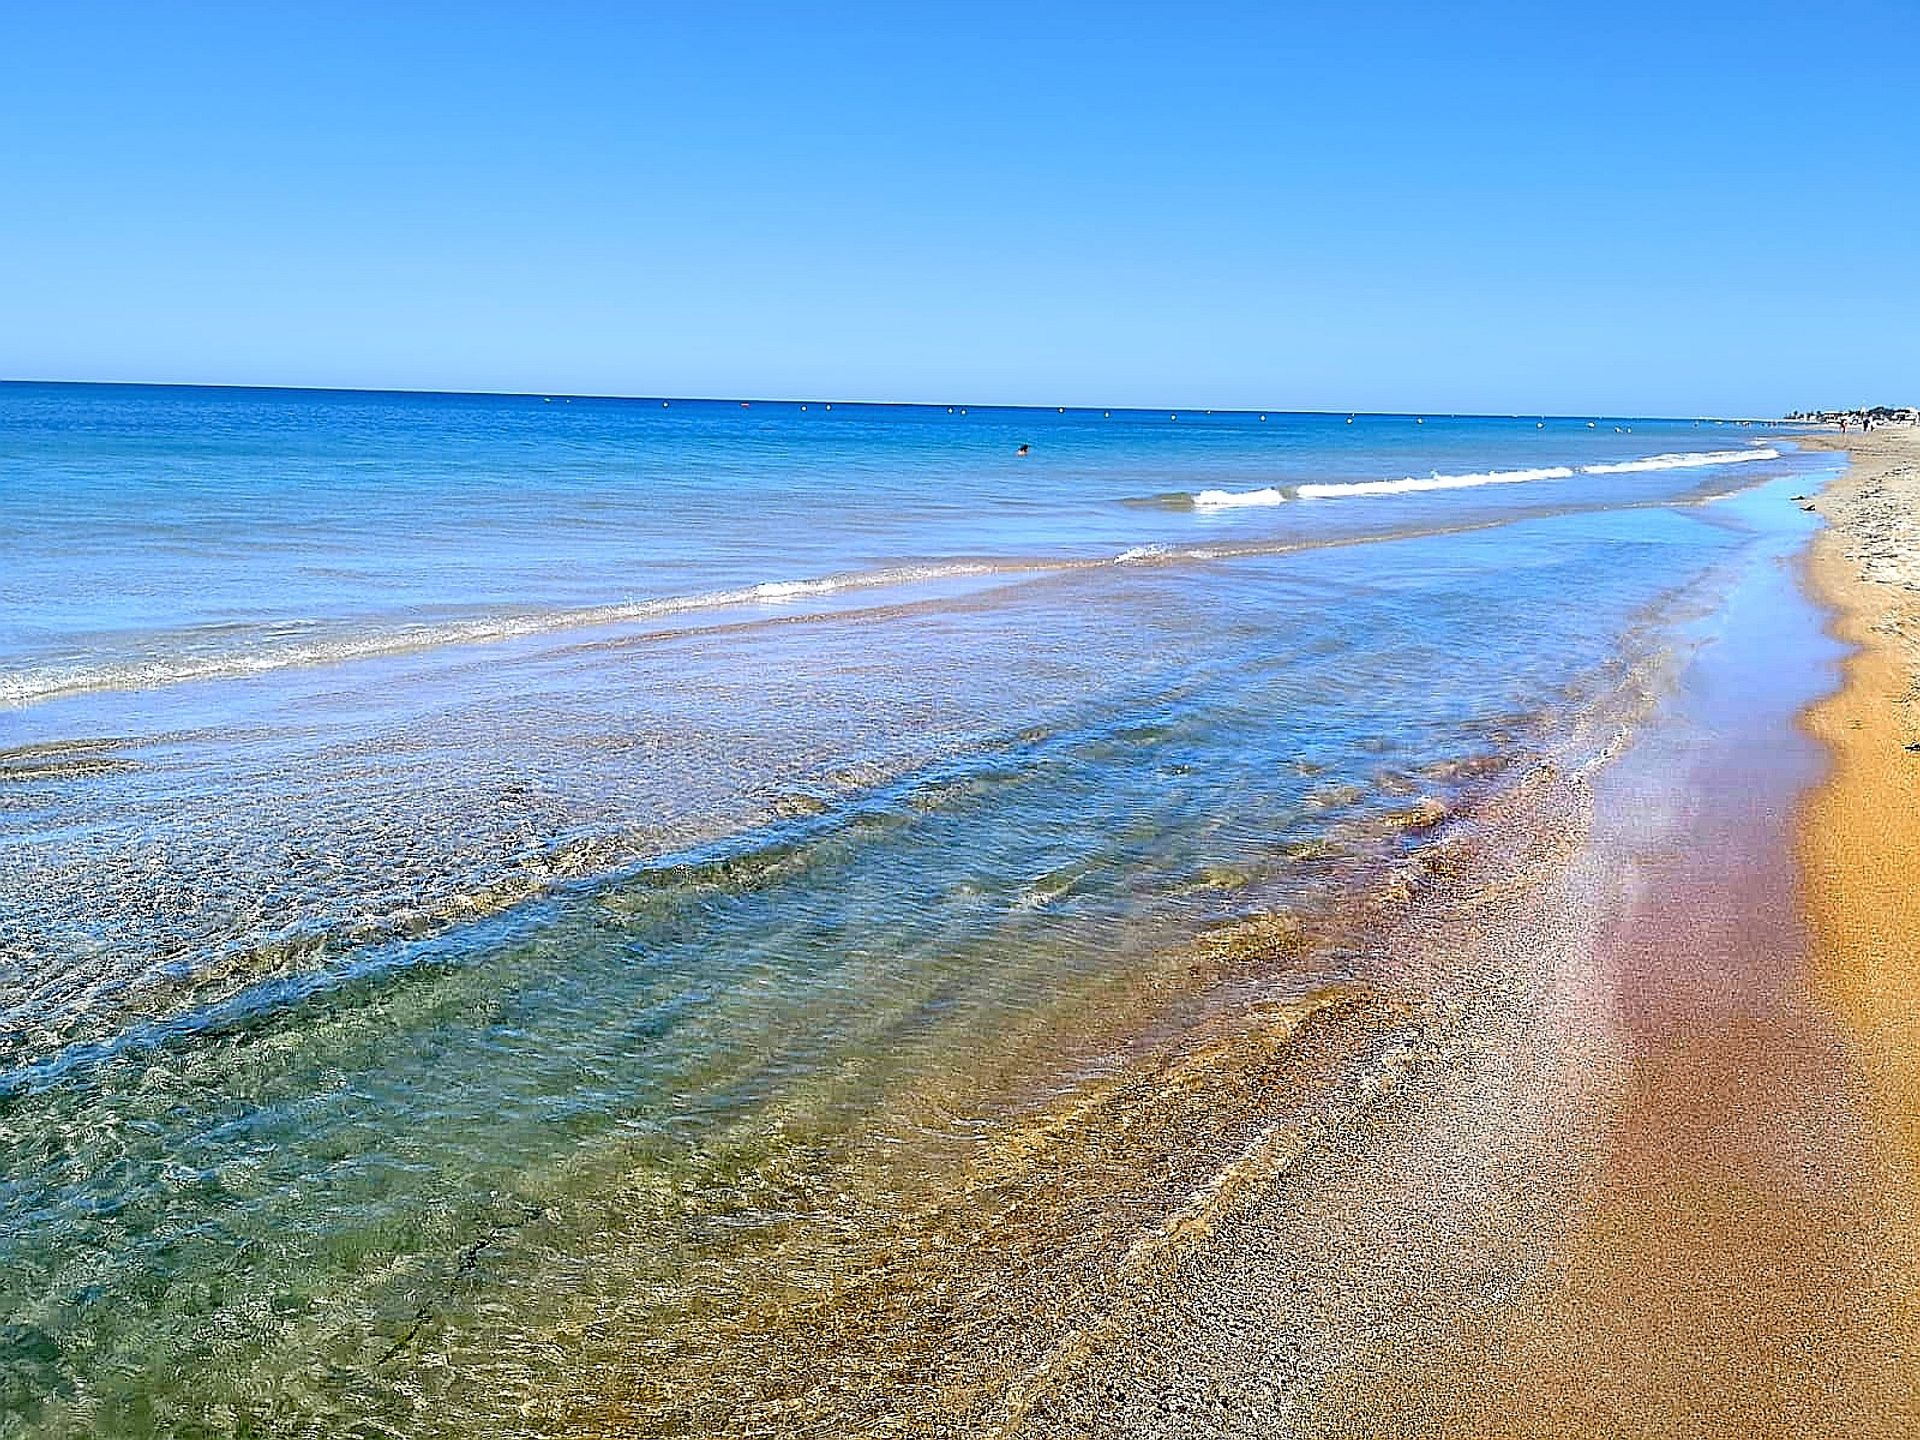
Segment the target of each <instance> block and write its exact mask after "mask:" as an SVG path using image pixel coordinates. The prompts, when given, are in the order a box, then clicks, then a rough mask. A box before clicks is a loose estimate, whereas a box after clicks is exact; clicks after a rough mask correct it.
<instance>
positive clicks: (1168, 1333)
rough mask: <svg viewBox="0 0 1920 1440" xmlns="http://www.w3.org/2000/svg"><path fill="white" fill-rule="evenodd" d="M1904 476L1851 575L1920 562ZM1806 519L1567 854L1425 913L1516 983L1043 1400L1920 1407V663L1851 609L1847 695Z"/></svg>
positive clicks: (1375, 1422) (1267, 1412)
mask: <svg viewBox="0 0 1920 1440" xmlns="http://www.w3.org/2000/svg"><path fill="white" fill-rule="evenodd" d="M1889 443H1892V442H1891V440H1890V442H1889ZM1907 443H1909V444H1910V443H1911V442H1907ZM1897 453H1899V454H1903V455H1907V456H1913V455H1916V454H1920V447H1914V448H1910V449H1908V450H1905V451H1900V452H1897ZM1899 474H1900V475H1901V476H1902V477H1904V478H1905V480H1906V481H1907V482H1908V483H1916V484H1920V479H1916V476H1915V472H1914V471H1913V469H1912V468H1911V467H1909V468H1908V469H1906V470H1903V471H1901V472H1899ZM1879 483H1880V488H1879V489H1878V490H1875V489H1874V488H1873V482H1871V481H1865V480H1863V477H1862V474H1861V472H1860V471H1856V473H1855V474H1854V475H1853V476H1851V477H1850V478H1849V480H1848V481H1847V482H1846V483H1845V484H1844V485H1843V486H1841V487H1839V489H1838V491H1837V493H1836V494H1835V495H1834V496H1833V498H1832V499H1831V501H1829V502H1828V503H1827V504H1825V505H1823V507H1822V508H1823V509H1826V510H1827V511H1828V513H1829V514H1830V515H1832V516H1833V517H1834V519H1835V522H1836V525H1837V527H1838V528H1837V529H1836V530H1835V531H1834V532H1831V533H1830V534H1829V535H1828V536H1827V537H1826V538H1825V539H1823V540H1822V541H1821V543H1820V545H1819V547H1818V557H1817V559H1816V560H1815V561H1814V562H1813V563H1814V564H1815V565H1817V566H1818V567H1819V568H1818V572H1817V573H1818V574H1819V576H1820V579H1821V585H1822V590H1821V593H1822V595H1826V596H1833V597H1835V598H1838V599H1845V598H1846V596H1845V594H1844V592H1842V591H1840V590H1839V589H1838V588H1837V587H1835V586H1834V584H1833V581H1832V576H1833V575H1834V573H1835V572H1836V570H1838V569H1839V568H1840V562H1841V560H1843V559H1845V558H1846V557H1847V556H1848V555H1849V554H1850V553H1851V554H1855V555H1859V554H1865V553H1867V551H1870V552H1871V555H1872V556H1877V557H1878V559H1877V560H1876V561H1872V562H1870V563H1879V564H1881V565H1883V566H1884V565H1886V564H1888V563H1898V564H1901V565H1903V566H1904V565H1908V564H1911V563H1914V562H1910V561H1907V560H1904V559H1901V560H1899V561H1897V562H1889V561H1888V558H1887V555H1888V552H1890V551H1898V550H1899V548H1900V546H1902V545H1906V546H1908V547H1909V548H1908V550H1907V553H1908V554H1911V553H1913V551H1912V549H1911V537H1909V538H1907V539H1905V540H1902V539H1897V538H1895V537H1893V535H1892V532H1891V531H1889V530H1887V529H1886V527H1887V526H1891V525H1893V524H1894V523H1895V521H1894V519H1892V518H1890V517H1893V516H1895V515H1896V514H1897V513H1898V512H1900V511H1901V510H1902V508H1903V506H1904V507H1905V513H1906V514H1908V515H1911V514H1913V513H1915V512H1914V510H1913V508H1912V504H1911V500H1910V499H1906V498H1901V497H1890V496H1889V494H1888V489H1889V487H1890V486H1892V485H1893V484H1894V483H1895V481H1894V480H1892V479H1883V480H1882V481H1881V482H1879ZM1862 495H1865V496H1867V497H1872V496H1878V497H1879V499H1878V500H1877V501H1871V500H1870V498H1869V499H1857V498H1855V497H1859V496H1862ZM1768 503H1772V504H1775V505H1785V504H1787V503H1789V502H1788V501H1787V497H1786V496H1785V495H1784V494H1781V495H1774V496H1770V497H1768ZM1868 514H1871V515H1876V516H1878V517H1879V519H1878V520H1876V521H1875V522H1874V524H1876V525H1878V526H1880V527H1881V528H1880V529H1878V530H1875V529H1861V528H1859V527H1860V524H1861V523H1862V522H1861V521H1860V519H1859V517H1861V516H1863V515H1868ZM1899 523H1902V524H1905V523H1910V522H1908V521H1906V520H1905V519H1904V518H1903V519H1901V520H1900V522H1899ZM1862 546H1865V547H1866V551H1862V550H1861V549H1860V547H1862ZM1803 550H1804V541H1803V540H1800V539H1795V540H1793V541H1792V542H1791V543H1783V544H1782V545H1781V547H1780V548H1779V552H1778V554H1777V555H1775V556H1774V557H1772V559H1771V560H1770V561H1769V562H1768V563H1767V564H1764V565H1762V566H1759V567H1756V569H1755V571H1754V572H1753V573H1752V574H1750V575H1749V576H1748V577H1747V578H1746V579H1745V580H1743V581H1742V582H1741V584H1740V586H1739V587H1738V589H1737V590H1736V591H1735V592H1734V593H1733V594H1732V595H1730V596H1729V597H1727V603H1726V604H1725V606H1724V607H1723V608H1722V609H1721V610H1719V611H1718V612H1716V614H1715V615H1714V616H1713V617H1712V618H1711V619H1710V620H1709V621H1708V622H1707V623H1706V624H1705V625H1703V626H1702V627H1701V628H1700V633H1699V634H1698V635H1697V636H1696V640H1697V642H1698V643H1697V647H1696V648H1695V649H1694V650H1693V652H1692V653H1691V655H1690V656H1689V657H1688V658H1687V660H1686V662H1685V664H1684V667H1683V672H1682V674H1681V675H1680V676H1679V679H1678V684H1677V688H1676V691H1675V693H1674V695H1673V696H1672V698H1671V699H1670V700H1669V702H1668V704H1667V705H1666V706H1664V707H1663V710H1662V713H1661V714H1660V716H1659V717H1658V718H1657V719H1656V720H1655V721H1654V722H1653V723H1652V724H1651V725H1650V726H1648V727H1647V729H1646V730H1645V731H1644V732H1643V733H1642V734H1641V735H1640V736H1639V737H1638V739H1637V740H1636V741H1635V743H1634V744H1633V746H1632V748H1631V750H1630V751H1629V752H1628V754H1627V755H1626V757H1625V758H1624V759H1622V760H1621V761H1620V762H1619V763H1617V764H1616V765H1614V766H1612V767H1611V768H1608V769H1606V770H1604V771H1603V772H1601V773H1599V774H1598V776H1597V777H1596V779H1595V782H1594V784H1593V785H1592V787H1591V789H1590V790H1589V789H1588V788H1587V787H1586V786H1585V785H1584V784H1583V783H1582V779H1581V777H1573V778H1572V779H1571V780H1568V779H1566V778H1564V777H1557V778H1555V779H1553V780H1552V781H1551V782H1550V784H1549V788H1550V789H1551V790H1552V791H1553V792H1555V794H1556V795H1557V796H1558V799H1557V801H1556V802H1555V803H1556V804H1558V806H1559V807H1560V809H1561V811H1562V815H1561V824H1562V827H1563V834H1564V836H1565V837H1566V850H1565V852H1563V853H1560V854H1557V855H1556V854H1548V853H1543V854H1542V855H1541V856H1540V857H1539V862H1538V864H1537V865H1534V866H1533V867H1531V868H1530V870H1529V871H1528V872H1527V876H1526V878H1525V879H1524V880H1523V881H1521V882H1520V883H1515V884H1512V885H1510V886H1508V887H1507V888H1506V889H1505V891H1504V892H1495V893H1493V894H1491V895H1488V896H1483V897H1479V898H1478V899H1462V900H1461V901H1460V902H1459V903H1457V904H1454V905H1453V906H1451V907H1450V908H1442V909H1441V910H1440V911H1438V912H1433V911H1429V912H1428V913H1425V914H1423V915H1421V916H1419V917H1418V918H1419V928H1418V931H1417V933H1403V934H1402V935H1400V936H1398V937H1394V941H1395V942H1397V943H1401V944H1405V945H1408V946H1409V947H1410V949H1411V950H1412V951H1414V952H1418V951H1421V950H1424V951H1426V952H1428V953H1430V954H1439V955H1446V956H1447V957H1448V958H1449V959H1451V960H1452V961H1453V962H1454V964H1455V966H1456V967H1457V968H1456V969H1455V974H1456V976H1478V977H1479V979H1478V981H1477V982H1471V981H1469V982H1465V983H1463V982H1461V981H1460V980H1458V979H1456V980H1455V982H1454V983H1453V985H1452V986H1451V987H1449V986H1447V985H1446V984H1444V983H1443V984H1442V985H1441V986H1440V987H1439V990H1438V992H1437V993H1439V994H1441V995H1443V996H1448V997H1449V998H1448V999H1447V1000H1446V1001H1445V1002H1444V1003H1446V1004H1447V1005H1450V1006H1451V1010H1452V1018H1453V1020H1454V1022H1455V1023H1453V1024H1452V1025H1451V1026H1449V1027H1448V1028H1447V1030H1446V1032H1445V1039H1444V1040H1443V1041H1440V1042H1438V1043H1435V1044H1433V1045H1430V1046H1428V1047H1427V1049H1426V1050H1425V1051H1424V1052H1423V1053H1422V1055H1421V1056H1420V1058H1419V1063H1417V1064H1414V1065H1412V1066H1410V1067H1409V1068H1408V1069H1407V1071H1406V1072H1405V1074H1404V1075H1403V1076H1402V1077H1401V1078H1400V1083H1398V1084H1397V1085H1396V1086H1395V1087H1393V1090H1392V1093H1391V1094H1388V1095H1385V1096H1383V1098H1382V1101H1381V1103H1380V1104H1378V1105H1376V1106H1374V1107H1372V1108H1371V1109H1370V1110H1368V1111H1367V1112H1365V1113H1364V1114H1361V1115H1358V1116H1356V1117H1354V1118H1353V1122H1352V1123H1351V1124H1349V1125H1348V1126H1347V1127H1346V1128H1345V1129H1343V1130H1342V1131H1341V1132H1340V1133H1338V1134H1334V1135H1328V1136H1324V1137H1321V1142H1320V1144H1319V1145H1318V1146H1317V1147H1316V1148H1315V1149H1314V1150H1313V1151H1311V1152H1310V1153H1308V1154H1306V1155H1303V1156H1302V1157H1301V1158H1300V1159H1299V1160H1298V1161H1296V1163H1295V1164H1294V1165H1293V1166H1292V1167H1291V1168H1290V1169H1289V1170H1288V1172H1287V1173H1286V1174H1285V1175H1284V1176H1282V1177H1281V1178H1280V1180H1279V1182H1278V1183H1277V1184H1276V1185H1275V1186H1274V1187H1273V1188H1272V1190H1271V1191H1270V1192H1268V1193H1266V1194H1264V1195H1262V1196H1260V1197H1258V1198H1257V1199H1256V1200H1255V1201H1253V1202H1252V1203H1250V1204H1249V1205H1247V1206H1246V1207H1245V1208H1244V1209H1243V1210H1242V1211H1241V1212H1240V1213H1239V1214H1238V1215H1236V1216H1234V1217H1232V1219H1231V1220H1230V1221H1228V1222H1223V1223H1222V1224H1221V1225H1219V1226H1218V1228H1217V1230H1216V1233H1215V1236H1214V1238H1213V1242H1212V1243H1211V1244H1209V1245H1208V1246H1206V1247H1205V1248H1204V1249H1202V1250H1199V1251H1196V1252H1195V1253H1193V1254H1192V1255H1190V1256H1189V1257H1187V1258H1186V1259H1185V1261H1184V1262H1183V1263H1182V1264H1181V1265H1180V1266H1179V1267H1178V1268H1177V1269H1173V1270H1169V1271H1168V1272H1167V1273H1165V1274H1163V1275H1161V1276H1159V1277H1158V1278H1157V1280H1156V1282H1155V1283H1153V1284H1151V1285H1145V1286H1143V1287H1142V1289H1141V1293H1140V1294H1139V1295H1138V1296H1137V1297H1136V1299H1135V1300H1134V1302H1133V1323H1132V1324H1131V1325H1130V1326H1129V1328H1128V1336H1129V1341H1130V1343H1129V1345H1128V1346H1126V1347H1123V1348H1119V1349H1114V1350H1109V1351H1107V1352H1104V1353H1102V1354H1100V1355H1098V1356H1094V1357H1090V1358H1088V1359H1086V1360H1085V1361H1084V1362H1083V1363H1082V1364H1081V1365H1080V1366H1079V1368H1078V1370H1077V1372H1076V1374H1074V1375H1073V1376H1071V1377H1068V1378H1066V1379H1063V1380H1061V1381H1059V1383H1057V1384H1056V1386H1055V1390H1054V1393H1053V1394H1052V1396H1051V1397H1050V1398H1049V1399H1048V1400H1047V1401H1046V1402H1045V1403H1032V1402H1029V1404H1028V1405H1027V1406H1026V1410H1025V1414H1026V1416H1027V1417H1028V1418H1029V1419H1030V1420H1032V1421H1034V1422H1037V1423H1030V1424H1028V1425H1026V1426H1024V1427H1023V1428H1022V1433H1057V1434H1074V1435H1082V1434H1119V1433H1153V1434H1168V1435H1172V1434H1182V1435H1186V1434H1246V1435H1252V1434H1275V1433H1293V1434H1312V1435H1330V1436H1331V1435H1342V1436H1344V1435H1369V1436H1373V1435H1459V1434H1473V1435H1513V1436H1549V1435H1587V1434H1595V1433H1602V1434H1631V1435H1675V1436H1678V1435H1728V1436H1760V1435H1781V1436H1786V1435H1834V1436H1840V1435H1848V1436H1855V1435H1887V1436H1894V1435H1911V1434H1915V1433H1920V1360H1916V1357H1920V1297H1917V1296H1916V1276H1917V1275H1920V1268H1917V1267H1916V1255H1915V1250H1914V1241H1913V1237H1914V1231H1913V1227H1912V1223H1911V1219H1912V1212H1913V1207H1912V1204H1911V1197H1912V1195H1913V1193H1914V1189H1915V1174H1916V1161H1920V1122H1917V1121H1916V1118H1915V1117H1916V1105H1915V1097H1916V1095H1920V1059H1916V1058H1915V1057H1916V1049H1915V1041H1916V1040H1920V1010H1916V1007H1915V1005H1914V1003H1913V1001H1914V997H1915V995H1916V993H1920V982H1916V979H1915V976H1914V972H1913V969H1912V967H1911V965H1910V963H1909V962H1908V959H1907V957H1909V956H1910V955H1911V954H1912V950H1911V948H1910V947H1909V945H1908V944H1907V943H1906V942H1904V941H1903V940H1902V939H1900V938H1898V937H1901V936H1908V935H1911V934H1913V930H1912V929H1911V928H1907V929H1904V930H1903V929H1901V928H1900V927H1901V926H1903V925H1904V926H1908V927H1911V925H1912V923H1913V921H1914V919H1915V917H1916V913H1920V912H1916V907H1915V901H1914V898H1913V896H1912V895H1911V893H1910V891H1909V890H1908V889H1907V888H1906V883H1905V881H1906V877H1907V876H1908V875H1909V874H1910V873H1911V865H1912V861H1911V859H1910V858H1909V857H1911V856H1912V855H1913V854H1915V853H1917V852H1916V847H1915V845H1914V840H1915V838H1916V837H1915V833H1914V832H1915V830H1916V829H1920V821H1917V820H1916V812H1915V810H1914V809H1913V800H1914V798H1915V797H1914V796H1913V794H1912V791H1911V788H1910V787H1911V786H1912V784H1913V778H1912V777H1913V774H1914V773H1915V771H1916V770H1920V762H1916V761H1914V760H1913V758H1912V756H1911V754H1910V753H1909V752H1907V751H1905V750H1904V748H1903V746H1904V744H1905V743H1908V742H1910V741H1911V740H1912V739H1913V738H1914V737H1912V736H1911V735H1908V734H1906V732H1905V731H1904V730H1902V729H1901V726H1902V725H1903V724H1906V723H1909V720H1908V714H1907V712H1906V711H1905V710H1904V709H1903V708H1901V707H1902V706H1905V705H1906V704H1908V703H1909V702H1910V697H1911V694H1912V692H1911V689H1910V687H1909V682H1908V677H1909V676H1910V675H1911V673H1912V671H1911V670H1910V669H1908V668H1905V667H1906V666H1907V665H1908V664H1909V663H1910V661H1909V659H1908V658H1907V657H1904V656H1900V655H1896V654H1892V653H1889V645H1888V643H1887V642H1886V640H1885V635H1886V629H1885V627H1886V626H1887V624H1888V623H1889V622H1888V620H1887V619H1886V614H1887V612H1886V610H1885V609H1882V610H1879V611H1873V612H1868V611H1866V610H1865V609H1864V607H1863V606H1860V605H1858V604H1854V605H1851V606H1850V608H1849V610H1848V612H1847V614H1846V615H1845V617H1844V618H1843V619H1842V620H1841V621H1839V622H1838V626H1837V628H1838V636H1837V638H1838V639H1839V640H1842V641H1850V642H1853V643H1859V642H1860V641H1861V640H1870V639H1874V638H1875V637H1879V638H1880V642H1881V643H1878V644H1870V645H1869V646H1868V648H1867V649H1866V650H1864V651H1863V652H1862V653H1861V654H1860V655H1858V656H1856V657H1855V658H1853V659H1852V660H1850V661H1848V662H1847V666H1846V681H1847V685H1846V688H1845V690H1843V691H1842V692H1841V693H1840V694H1839V695H1838V696H1836V697H1835V698H1833V699H1829V700H1826V701H1824V703H1822V704H1820V705H1819V706H1818V708H1816V709H1814V710H1812V711H1811V712H1810V713H1809V712H1808V711H1807V707H1808V706H1809V705H1810V704H1811V703H1812V702H1815V701H1816V700H1820V699H1821V697H1822V696H1823V695H1824V694H1826V693H1828V692H1829V691H1831V690H1832V689H1833V688H1834V686H1835V682H1836V681H1837V680H1838V678H1839V669H1838V667H1839V662H1840V661H1841V659H1842V657H1843V654H1844V651H1843V649H1842V647H1841V646H1840V645H1839V644H1836V643H1835V639H1834V638H1830V637H1828V636H1827V635H1826V634H1824V633H1823V630H1822V623H1821V617H1820V615H1818V614H1817V613H1815V612H1814V611H1813V610H1812V609H1811V608H1810V607H1808V606H1807V605H1806V604H1805V596H1804V591H1803V589H1802V587H1803V585H1804V584H1805V582H1806V581H1807V579H1808V573H1809V572H1808V568H1807V565H1806V564H1805V563H1804V561H1803ZM1904 573H1905V572H1903V574H1904ZM1905 583H1910V581H1909V582H1905ZM1901 594H1902V596H1903V597H1905V598H1906V599H1911V598H1912V592H1907V591H1902V592H1901ZM1901 613H1902V615H1906V616H1910V615H1911V614H1912V613H1913V612H1911V611H1902V612H1901ZM1867 614H1871V615H1872V616H1873V617H1874V618H1868V619H1863V618H1862V616H1863V615H1867ZM1876 624H1878V625H1879V626H1880V627H1881V629H1880V630H1878V631H1876V630H1874V628H1873V627H1874V626H1875V625H1876ZM1905 633H1906V634H1907V635H1909V636H1911V635H1913V634H1914V633H1915V632H1914V631H1912V630H1908V631H1907V632H1905ZM1896 701H1898V702H1900V704H1899V705H1896V703H1895V702H1896ZM1809 731H1810V732H1811V733H1810V734H1809V733H1808V732H1809ZM1816 737H1817V738H1818V739H1819V740H1821V741H1825V742H1827V745H1828V746H1831V747H1832V748H1833V749H1834V750H1835V752H1836V753H1835V756H1834V760H1833V762H1832V764H1831V766H1830V765H1829V761H1828V758H1827V755H1826V754H1825V753H1824V751H1823V747H1822V746H1821V745H1819V744H1816V743H1815V739H1816ZM1902 763H1904V764H1908V765H1911V766H1913V767H1914V769H1912V770H1905V771H1895V772H1894V774H1893V775H1891V776H1890V774H1889V771H1890V770H1891V769H1892V768H1893V767H1894V766H1896V765H1899V764H1902ZM1903 787H1905V788H1903ZM1899 807H1904V808H1900V809H1899V818H1898V819H1897V820H1892V819H1886V818H1883V817H1886V816H1887V815H1888V813H1889V812H1890V811H1893V810H1894V809H1896V808H1899Z"/></svg>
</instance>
